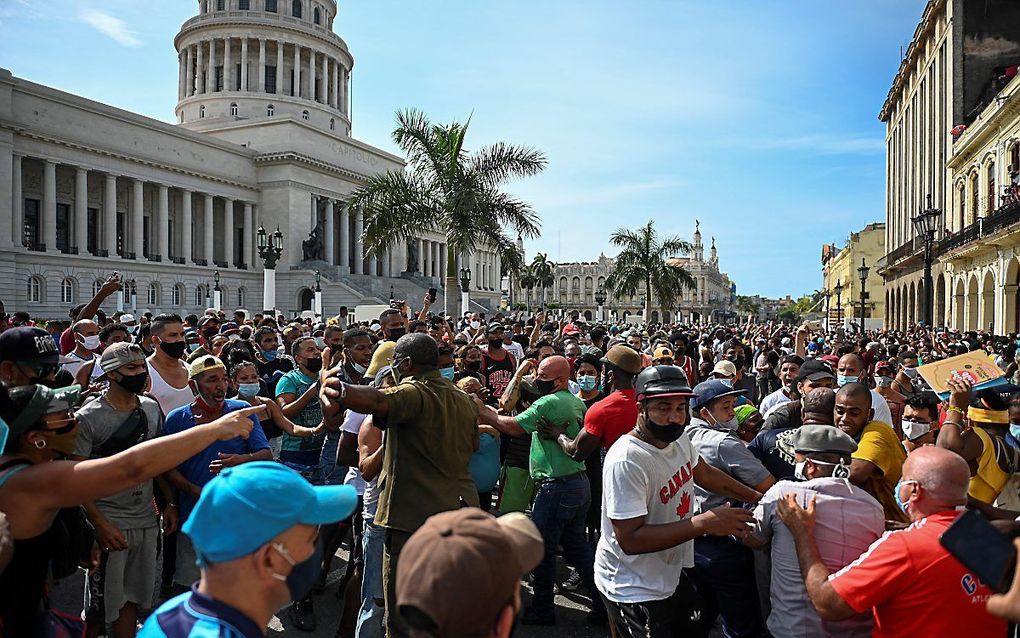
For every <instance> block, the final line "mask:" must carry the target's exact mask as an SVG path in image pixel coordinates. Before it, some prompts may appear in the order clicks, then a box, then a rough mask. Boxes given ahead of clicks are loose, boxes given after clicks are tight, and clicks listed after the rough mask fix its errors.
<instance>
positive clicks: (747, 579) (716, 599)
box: [690, 536, 768, 638]
mask: <svg viewBox="0 0 1020 638" xmlns="http://www.w3.org/2000/svg"><path fill="white" fill-rule="evenodd" d="M690 575H691V581H692V583H693V585H694V589H695V591H696V592H697V593H698V595H699V596H700V597H701V601H702V612H701V622H702V626H703V628H704V631H705V632H706V633H705V635H707V632H708V631H709V628H710V627H712V626H713V625H714V624H715V620H716V618H717V617H719V616H722V629H723V635H724V636H725V637H726V638H763V637H765V636H768V633H767V631H766V629H765V622H764V621H763V620H762V616H761V607H760V606H759V605H758V587H757V585H756V584H755V579H754V557H753V554H752V552H751V550H750V549H749V548H747V547H745V546H743V545H741V544H740V543H738V542H737V541H735V540H733V539H732V538H730V537H728V536H700V537H698V538H697V539H695V541H694V568H693V569H692V570H691V571H690Z"/></svg>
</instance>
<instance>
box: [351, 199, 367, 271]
mask: <svg viewBox="0 0 1020 638" xmlns="http://www.w3.org/2000/svg"><path fill="white" fill-rule="evenodd" d="M364 234H365V214H364V213H362V212H361V211H360V210H359V211H358V212H357V213H355V215H354V274H355V275H361V274H364V272H365V242H364V239H363V237H362V235H364Z"/></svg>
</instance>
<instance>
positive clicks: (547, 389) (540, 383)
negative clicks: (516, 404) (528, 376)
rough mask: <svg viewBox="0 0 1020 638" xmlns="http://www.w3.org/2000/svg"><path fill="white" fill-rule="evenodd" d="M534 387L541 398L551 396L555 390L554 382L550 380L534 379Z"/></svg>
mask: <svg viewBox="0 0 1020 638" xmlns="http://www.w3.org/2000/svg"><path fill="white" fill-rule="evenodd" d="M535 387H536V388H537V389H538V391H539V393H541V395H542V396H545V395H547V394H552V393H553V390H554V389H555V388H556V382H555V381H553V380H551V379H535Z"/></svg>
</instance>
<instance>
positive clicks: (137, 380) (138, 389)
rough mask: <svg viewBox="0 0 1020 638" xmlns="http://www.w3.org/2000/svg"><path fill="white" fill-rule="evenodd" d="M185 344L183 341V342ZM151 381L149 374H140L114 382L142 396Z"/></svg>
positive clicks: (124, 375) (123, 377) (124, 376)
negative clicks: (146, 385)
mask: <svg viewBox="0 0 1020 638" xmlns="http://www.w3.org/2000/svg"><path fill="white" fill-rule="evenodd" d="M181 343H183V341H182V342H181ZM148 380H149V372H148V370H146V371H145V372H139V373H138V374H130V375H128V374H122V375H121V377H120V380H119V381H114V383H116V384H117V385H119V386H120V387H122V388H124V389H125V390H127V391H128V392H130V393H131V394H141V393H142V390H144V389H145V383H146V381H148Z"/></svg>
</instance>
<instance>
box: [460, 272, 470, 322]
mask: <svg viewBox="0 0 1020 638" xmlns="http://www.w3.org/2000/svg"><path fill="white" fill-rule="evenodd" d="M470 289H471V269H470V268H466V267H465V268H461V269H460V314H462V315H464V314H467V311H468V310H469V307H468V304H469V303H470V299H469V297H468V290H470Z"/></svg>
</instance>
